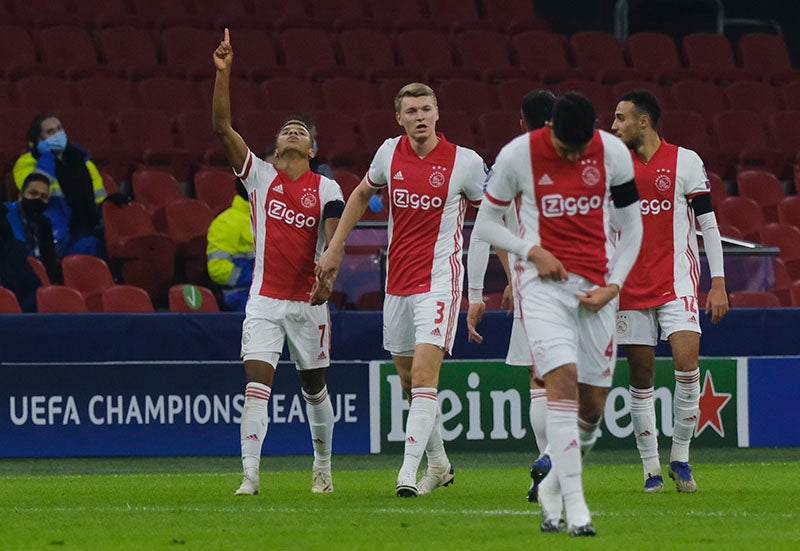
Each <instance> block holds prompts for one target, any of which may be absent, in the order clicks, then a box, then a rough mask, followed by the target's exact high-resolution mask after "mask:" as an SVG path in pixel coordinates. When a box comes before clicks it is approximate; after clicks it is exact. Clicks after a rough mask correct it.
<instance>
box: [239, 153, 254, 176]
mask: <svg viewBox="0 0 800 551" xmlns="http://www.w3.org/2000/svg"><path fill="white" fill-rule="evenodd" d="M251 168H253V152H252V151H251V152H250V154H249V155H248V156H247V161H245V163H244V172H243V173H242V177H241V179H242V180H247V176H248V175H249V174H250V169H251Z"/></svg>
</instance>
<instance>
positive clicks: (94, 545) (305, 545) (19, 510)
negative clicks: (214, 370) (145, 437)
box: [0, 448, 800, 551]
mask: <svg viewBox="0 0 800 551" xmlns="http://www.w3.org/2000/svg"><path fill="white" fill-rule="evenodd" d="M665 457H668V452H666V451H662V461H663V460H664V458H665ZM530 460H531V457H530V455H528V454H521V453H496V454H458V453H453V454H451V461H452V462H453V465H454V466H455V468H456V479H455V483H454V484H453V485H452V486H449V487H447V488H440V489H438V490H436V491H435V492H434V493H433V494H432V495H428V496H420V497H418V498H416V499H400V498H397V497H395V496H394V484H395V477H396V474H397V468H398V467H399V464H400V461H401V458H400V457H399V456H388V455H378V456H352V455H349V456H334V472H333V479H334V492H333V493H332V494H326V495H314V494H312V493H311V490H310V488H311V472H310V465H311V458H310V456H291V457H272V456H268V457H265V459H264V460H263V462H262V469H261V470H262V474H261V493H260V494H259V495H257V496H246V497H245V496H234V495H233V491H234V490H235V489H236V488H237V487H238V485H239V482H240V481H241V475H240V463H239V459H238V458H237V457H170V458H90V459H2V460H0V549H2V550H12V549H146V550H149V549H237V550H245V549H265V550H282V549H292V550H303V551H305V550H316V549H324V550H326V551H336V550H339V549H347V550H383V549H387V550H398V551H399V550H409V549H436V550H442V551H467V550H473V549H476V550H489V549H492V550H493V549H497V550H515V549H525V550H532V549H547V550H550V549H566V548H571V549H572V548H587V547H592V548H596V549H601V548H602V549H633V550H635V549H643V548H647V549H680V550H684V549H720V550H727V549H766V550H773V549H800V502H799V501H798V494H799V493H800V449H798V448H778V449H741V450H731V449H719V450H716V449H698V450H695V451H693V458H692V464H693V467H694V474H695V477H696V479H697V481H698V492H697V493H696V494H694V495H685V494H678V493H677V492H676V491H675V485H674V483H673V482H672V481H671V480H669V479H667V478H666V469H665V472H664V474H665V485H664V490H662V492H660V493H658V494H645V493H644V492H643V491H642V485H643V482H642V473H641V466H640V465H639V463H638V456H637V452H636V451H635V450H631V451H625V452H620V451H595V452H592V454H591V456H590V457H589V458H588V460H587V462H586V465H585V468H584V487H585V491H586V495H587V501H588V503H589V507H590V509H591V510H592V513H593V516H594V518H593V520H594V524H595V527H596V528H597V537H595V538H576V539H571V538H569V537H567V535H566V534H563V533H562V534H542V533H540V531H539V507H538V505H536V504H529V503H528V502H527V501H526V500H525V495H526V492H527V489H528V484H529V481H530V479H529V478H528V474H527V465H528V463H529V462H530Z"/></svg>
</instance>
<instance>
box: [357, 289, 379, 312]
mask: <svg viewBox="0 0 800 551" xmlns="http://www.w3.org/2000/svg"><path fill="white" fill-rule="evenodd" d="M383 297H384V295H383V291H367V292H366V293H362V294H361V295H360V296H359V297H358V298H357V299H356V310H383Z"/></svg>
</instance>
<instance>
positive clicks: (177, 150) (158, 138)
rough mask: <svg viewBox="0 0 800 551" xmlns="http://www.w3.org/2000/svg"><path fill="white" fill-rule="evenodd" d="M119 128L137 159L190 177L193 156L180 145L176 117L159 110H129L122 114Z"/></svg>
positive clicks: (119, 133) (184, 177) (127, 145)
mask: <svg viewBox="0 0 800 551" xmlns="http://www.w3.org/2000/svg"><path fill="white" fill-rule="evenodd" d="M117 128H118V131H117V133H118V135H119V137H120V141H121V143H122V146H123V147H124V148H125V149H127V150H128V154H129V156H130V157H131V158H132V159H133V160H137V161H139V162H141V163H143V164H145V165H148V166H157V167H160V168H163V169H164V170H168V171H169V172H171V173H172V174H173V175H174V176H175V177H176V178H178V179H179V180H181V181H184V180H188V179H189V178H190V176H191V173H192V158H191V155H190V154H189V152H188V151H187V150H186V149H184V148H182V147H179V146H178V145H177V140H176V136H175V129H174V121H173V119H172V116H168V115H166V114H165V113H164V112H162V111H159V110H157V109H127V110H125V111H122V112H121V113H119V115H118V117H117Z"/></svg>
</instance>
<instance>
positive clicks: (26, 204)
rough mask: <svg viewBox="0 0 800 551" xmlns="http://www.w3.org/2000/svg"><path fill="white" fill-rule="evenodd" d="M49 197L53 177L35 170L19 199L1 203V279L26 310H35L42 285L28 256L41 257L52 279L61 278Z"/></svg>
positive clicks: (25, 181) (27, 179) (24, 182)
mask: <svg viewBox="0 0 800 551" xmlns="http://www.w3.org/2000/svg"><path fill="white" fill-rule="evenodd" d="M49 199H50V180H49V179H48V178H47V177H46V176H44V175H43V174H39V173H35V172H34V173H32V174H29V175H28V176H27V177H26V178H25V180H24V181H23V184H22V189H21V190H20V192H19V197H18V200H17V201H15V202H9V203H5V204H2V205H0V207H2V211H3V212H2V216H1V217H0V221H1V222H2V224H1V226H2V227H0V241H1V242H2V245H0V283H2V285H3V286H5V287H8V288H10V289H11V290H12V291H14V293H15V294H16V295H17V299H18V300H19V303H20V306H21V307H22V309H23V311H25V312H35V311H36V289H38V288H39V286H40V285H41V281H39V278H38V277H36V275H35V273H33V270H32V269H31V267H30V265H29V264H28V262H27V257H28V256H33V257H35V258H38V259H39V260H41V261H42V263H43V264H44V266H45V269H46V270H47V275H48V277H49V278H50V280H51V282H54V283H55V282H60V281H61V266H60V265H59V263H58V258H57V256H56V248H55V242H54V239H53V226H52V223H51V222H50V219H49V218H48V217H47V216H45V210H46V209H47V203H48V200H49Z"/></svg>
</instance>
